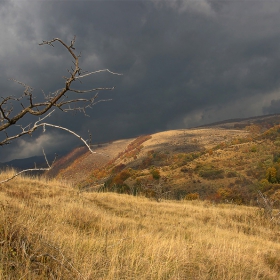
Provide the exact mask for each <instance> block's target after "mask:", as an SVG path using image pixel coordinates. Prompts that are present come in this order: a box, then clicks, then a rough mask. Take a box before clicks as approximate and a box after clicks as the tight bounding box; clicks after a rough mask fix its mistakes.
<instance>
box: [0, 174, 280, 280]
mask: <svg viewBox="0 0 280 280" xmlns="http://www.w3.org/2000/svg"><path fill="white" fill-rule="evenodd" d="M9 175H10V174H9V173H2V174H0V180H3V179H4V178H6V177H8V176H9ZM0 212H1V213H0V279H3V280H4V279H5V280H6V279H17V280H18V279H30V280H31V279H32V280H33V279H172V280H173V279H174V280H175V279H199V280H203V279H280V276H279V275H280V243H279V241H280V231H279V229H280V226H279V225H278V224H276V223H273V221H269V220H268V219H267V218H265V216H264V215H263V212H262V211H261V210H260V209H258V208H254V207H245V206H236V205H232V204H229V205H225V204H218V205H215V204H212V203H210V202H207V201H163V202H160V203H158V202H155V201H152V200H149V199H147V198H144V197H133V196H128V195H120V194H115V193H87V192H79V191H78V190H77V189H75V188H74V187H73V186H71V185H69V184H66V183H61V182H59V181H47V180H44V179H40V180H39V179H31V178H27V177H26V178H24V177H17V178H16V179H15V180H12V181H9V182H7V183H4V184H1V185H0Z"/></svg>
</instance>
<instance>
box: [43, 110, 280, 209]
mask: <svg viewBox="0 0 280 280" xmlns="http://www.w3.org/2000/svg"><path fill="white" fill-rule="evenodd" d="M279 124H280V116H279V115H273V116H264V117H258V118H257V117H256V118H251V119H247V120H239V121H230V122H222V123H218V124H213V125H210V126H207V127H201V128H195V129H181V130H170V131H163V132H159V133H155V134H151V135H142V136H139V137H137V138H133V139H126V140H119V141H115V142H111V143H105V144H100V145H97V146H94V147H93V149H95V151H96V152H97V154H90V152H89V151H87V150H86V148H82V147H80V148H78V149H75V150H73V151H72V153H70V154H69V155H67V156H65V157H63V158H61V159H60V160H58V161H57V162H56V164H55V165H54V167H53V169H52V170H51V171H50V173H49V174H48V175H52V176H56V178H58V179H63V180H68V181H70V182H72V183H75V185H76V186H78V187H79V188H80V189H81V190H90V191H92V190H99V191H100V190H101V191H113V192H118V193H125V194H132V195H145V196H147V197H156V196H159V195H164V197H165V198H169V199H179V200H180V199H183V198H185V197H188V198H192V199H193V198H198V197H199V198H200V199H208V200H211V201H214V202H226V201H227V202H233V203H235V204H246V205H256V203H257V201H256V200H257V191H258V190H260V191H262V192H264V193H265V194H266V195H268V196H270V197H272V198H273V199H275V200H278V201H279V200H280V191H279V190H280V129H279Z"/></svg>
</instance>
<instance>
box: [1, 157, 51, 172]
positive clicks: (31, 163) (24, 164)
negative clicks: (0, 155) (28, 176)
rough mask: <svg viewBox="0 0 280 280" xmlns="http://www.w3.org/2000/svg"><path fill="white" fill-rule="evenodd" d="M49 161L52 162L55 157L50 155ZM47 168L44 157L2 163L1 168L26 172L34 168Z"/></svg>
mask: <svg viewBox="0 0 280 280" xmlns="http://www.w3.org/2000/svg"><path fill="white" fill-rule="evenodd" d="M47 158H48V160H49V161H50V162H51V161H52V160H53V158H54V155H48V156H47ZM35 166H36V167H47V164H46V160H45V157H44V156H33V157H29V158H22V159H13V160H11V161H7V162H2V163H0V168H6V167H9V168H15V169H16V170H24V169H29V168H34V167H35Z"/></svg>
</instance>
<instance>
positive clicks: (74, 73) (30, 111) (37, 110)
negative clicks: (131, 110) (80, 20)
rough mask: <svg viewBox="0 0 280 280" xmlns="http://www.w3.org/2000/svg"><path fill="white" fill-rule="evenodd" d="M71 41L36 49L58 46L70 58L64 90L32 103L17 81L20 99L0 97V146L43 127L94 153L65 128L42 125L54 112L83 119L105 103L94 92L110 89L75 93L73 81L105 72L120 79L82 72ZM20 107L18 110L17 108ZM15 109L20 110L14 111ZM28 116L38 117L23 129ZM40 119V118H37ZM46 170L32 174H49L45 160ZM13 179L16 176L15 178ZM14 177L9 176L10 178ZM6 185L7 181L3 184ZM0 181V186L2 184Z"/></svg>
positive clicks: (26, 87) (30, 90)
mask: <svg viewBox="0 0 280 280" xmlns="http://www.w3.org/2000/svg"><path fill="white" fill-rule="evenodd" d="M75 39H76V37H74V38H73V40H72V41H71V42H70V44H69V45H67V44H66V43H64V41H62V40H61V39H59V38H54V39H52V40H50V41H43V42H42V43H41V44H39V45H49V46H52V47H54V45H53V44H54V43H55V42H58V43H60V44H61V45H62V46H63V47H64V48H65V49H66V50H67V52H68V53H69V54H70V55H71V57H72V59H73V61H72V62H73V65H74V67H71V70H68V72H69V76H68V77H63V78H64V79H65V83H64V87H63V88H61V89H59V90H57V91H55V92H52V93H50V94H48V95H44V98H43V101H39V102H36V97H38V96H36V95H34V93H33V88H32V87H31V86H29V85H26V84H24V83H22V82H20V81H17V80H14V79H12V80H13V81H14V82H16V83H18V84H19V85H21V86H23V87H24V92H23V94H22V95H21V96H20V97H15V96H8V97H1V99H0V136H1V138H0V146H4V145H7V144H10V143H11V141H13V140H15V139H18V138H20V137H22V136H24V135H28V134H29V135H32V133H33V132H34V131H35V130H37V129H38V128H40V127H42V128H43V131H45V129H46V127H48V126H49V127H54V128H58V129H62V130H65V131H67V132H69V133H71V134H73V135H75V136H76V137H78V138H79V139H80V140H81V141H82V142H83V143H84V144H85V145H86V147H87V148H88V149H89V151H90V152H91V153H95V152H94V151H92V149H91V148H90V145H89V144H88V143H87V141H86V140H84V139H83V138H82V137H81V136H79V135H78V134H76V133H75V132H73V131H71V130H70V129H68V128H65V127H62V126H59V125H55V124H50V123H46V122H43V121H45V119H46V118H48V117H50V115H51V114H52V113H53V112H54V109H55V108H58V109H60V110H61V111H63V112H69V111H79V112H82V113H83V114H85V115H86V110H87V109H90V108H92V106H93V105H95V104H96V103H98V102H102V101H108V100H97V97H98V92H99V91H103V90H113V89H114V87H102V88H91V89H87V90H80V89H75V88H73V87H72V84H73V83H74V82H76V81H79V82H81V80H82V79H83V78H85V77H87V76H90V75H94V74H97V73H100V72H108V73H110V74H113V75H121V74H119V73H114V72H112V71H110V70H108V69H102V70H97V71H93V72H83V71H82V69H81V68H80V65H79V58H80V57H81V55H80V54H79V55H77V54H76V53H75V48H74V44H75ZM70 92H72V93H74V95H75V97H74V98H69V96H67V93H70ZM87 93H94V95H93V96H91V97H89V98H88V97H80V95H83V94H87ZM18 105H20V106H18ZM15 108H20V109H19V110H16V109H15ZM28 115H32V116H38V120H37V121H36V122H34V123H30V124H28V125H27V126H23V125H22V124H21V123H20V121H21V120H23V119H25V118H26V117H27V116H28ZM40 116H42V118H41V117H40ZM15 126H17V127H18V128H19V132H18V133H14V134H10V131H11V130H10V128H12V127H15ZM45 159H46V163H47V167H46V168H44V169H38V168H36V167H35V168H34V169H32V170H49V169H51V167H52V164H49V163H48V161H47V158H46V156H45ZM25 171H31V170H30V169H28V170H24V171H21V172H19V173H18V174H17V175H19V174H21V173H22V172H25ZM17 175H16V176H17ZM14 177H15V176H13V178H14ZM4 181H7V180H4ZM4 181H2V182H4ZM2 182H0V183H2Z"/></svg>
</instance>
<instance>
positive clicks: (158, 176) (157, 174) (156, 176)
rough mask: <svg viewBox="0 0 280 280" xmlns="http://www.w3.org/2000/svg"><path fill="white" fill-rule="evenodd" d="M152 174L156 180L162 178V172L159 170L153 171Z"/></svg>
mask: <svg viewBox="0 0 280 280" xmlns="http://www.w3.org/2000/svg"><path fill="white" fill-rule="evenodd" d="M150 173H151V174H152V176H153V178H154V179H155V180H159V178H160V171H159V170H158V169H152V170H151V171H150Z"/></svg>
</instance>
